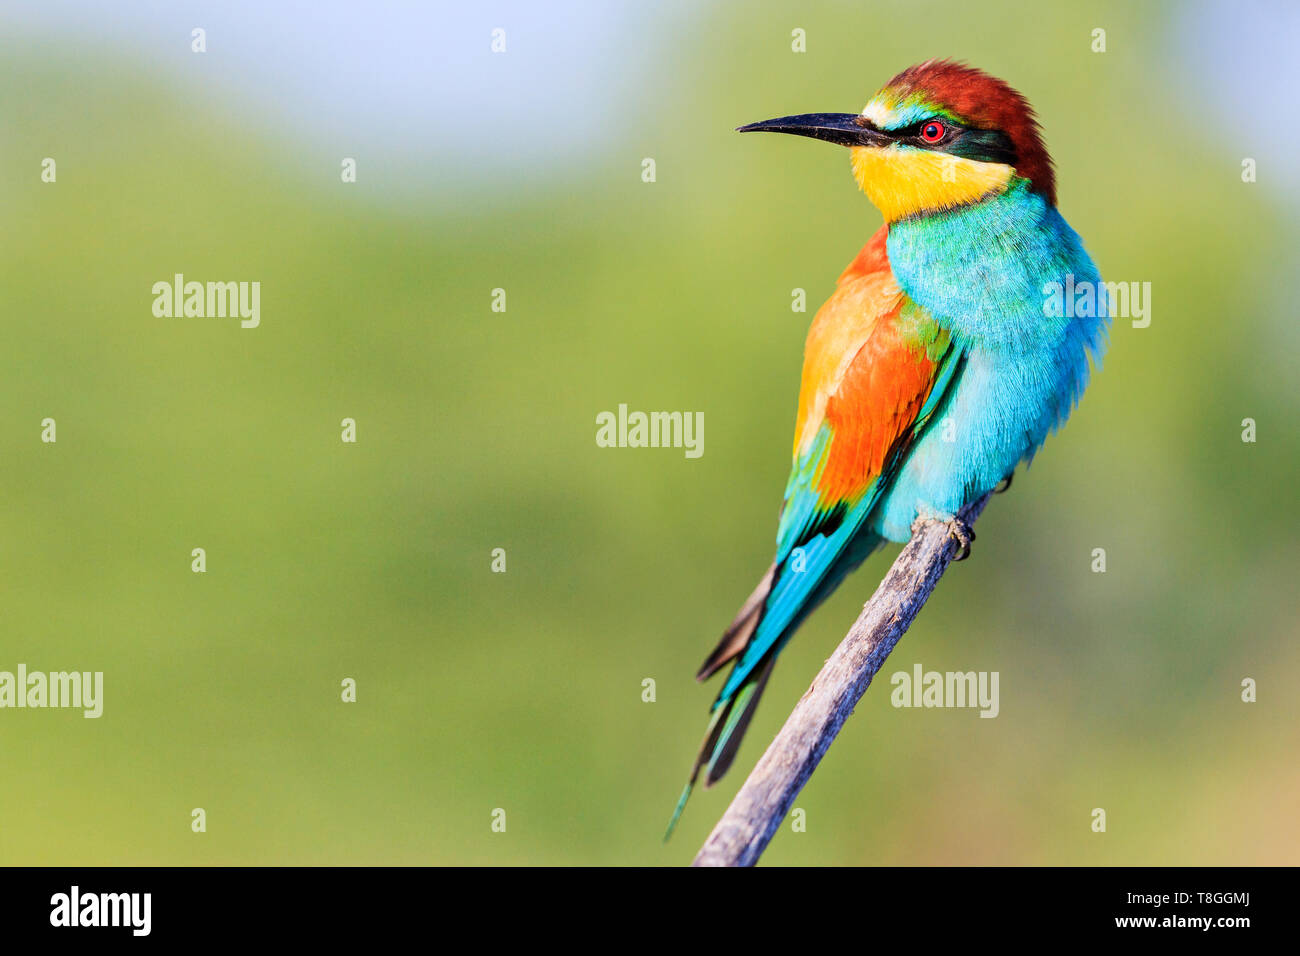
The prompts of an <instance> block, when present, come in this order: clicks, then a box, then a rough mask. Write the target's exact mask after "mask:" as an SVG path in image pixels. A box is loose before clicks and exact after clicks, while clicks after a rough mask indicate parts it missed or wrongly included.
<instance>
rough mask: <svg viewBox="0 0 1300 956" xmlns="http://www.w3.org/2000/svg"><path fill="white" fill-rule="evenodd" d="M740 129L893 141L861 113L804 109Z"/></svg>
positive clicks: (851, 141) (857, 142) (844, 140)
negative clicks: (807, 111)
mask: <svg viewBox="0 0 1300 956" xmlns="http://www.w3.org/2000/svg"><path fill="white" fill-rule="evenodd" d="M736 131H737V132H739V133H757V132H768V133H793V134H794V135H795V136H811V137H812V138H813V139H823V140H825V141H826V142H828V143H838V144H839V145H840V146H888V145H889V144H890V143H892V142H893V139H891V138H890V136H889V134H887V133H882V132H880V130H877V129H872V128H871V127H870V126H869V125H867V121H866V120H864V119H863V118H862V117H861V116H859V115H858V114H857V113H801V114H800V115H798V116H782V117H779V118H778V119H770V120H764V121H763V122H761V123H750V124H749V125H748V126H738V127H736Z"/></svg>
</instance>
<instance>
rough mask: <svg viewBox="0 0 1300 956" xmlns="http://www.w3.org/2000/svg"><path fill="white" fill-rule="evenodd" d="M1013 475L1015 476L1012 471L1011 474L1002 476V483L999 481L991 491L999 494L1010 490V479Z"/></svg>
mask: <svg viewBox="0 0 1300 956" xmlns="http://www.w3.org/2000/svg"><path fill="white" fill-rule="evenodd" d="M1015 476H1016V473H1015V472H1014V471H1013V472H1012V473H1011V474H1009V475H1007V476H1006V477H1005V478H1003V479H1002V483H1001V484H1000V485H998V486H997V487H996V488H994V489H993V493H994V494H995V495H1000V494H1002V493H1003V492H1004V491H1010V490H1011V479H1012V478H1014V477H1015Z"/></svg>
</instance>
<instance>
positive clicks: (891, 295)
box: [664, 59, 1109, 840]
mask: <svg viewBox="0 0 1300 956" xmlns="http://www.w3.org/2000/svg"><path fill="white" fill-rule="evenodd" d="M738 131H739V132H774V133H785V134H790V135H794V136H804V137H811V138H813V139H818V140H822V141H823V142H827V143H832V144H835V145H838V146H844V147H847V148H848V150H849V158H850V167H851V170H852V173H853V178H854V180H855V181H856V183H857V185H858V187H859V188H860V189H861V191H862V192H863V193H865V194H866V196H867V198H868V199H869V200H870V201H871V202H872V203H873V204H874V205H875V206H876V208H877V209H879V211H880V213H881V215H882V217H883V219H884V225H883V226H881V228H880V229H879V230H878V231H877V232H876V233H875V234H874V235H872V236H871V238H870V239H869V240H868V241H867V242H866V244H865V245H864V246H863V247H862V249H861V251H860V252H859V253H858V254H857V256H856V257H855V258H854V259H853V260H852V262H850V263H849V265H848V267H847V268H846V269H845V270H844V271H843V273H842V274H841V275H840V277H839V280H838V282H837V284H836V287H835V290H834V292H833V293H832V294H831V296H830V298H829V300H827V302H826V303H825V304H824V305H823V306H822V307H821V309H819V310H818V312H817V314H816V316H815V317H814V319H813V322H812V325H811V327H810V329H809V331H808V337H807V341H806V343H805V348H804V361H803V373H802V379H801V385H800V392H799V402H798V410H797V413H796V416H795V434H794V451H793V466H792V468H791V471H790V477H789V480H788V481H787V483H786V487H785V494H784V496H783V505H782V509H781V514H780V518H779V521H778V526H777V534H776V554H775V557H774V558H773V560H772V563H771V565H770V566H769V567H768V569H767V571H766V573H764V574H763V576H762V578H761V579H760V580H759V583H758V586H757V587H756V588H755V589H754V592H753V593H752V594H751V595H750V596H749V599H748V600H746V601H745V602H744V604H743V605H742V606H741V608H740V611H739V613H737V614H736V616H735V619H734V620H733V621H732V623H731V625H730V626H729V627H728V628H727V629H726V630H725V632H724V633H723V635H722V639H721V640H720V641H719V642H718V645H717V647H716V648H715V649H714V650H713V652H712V653H711V654H709V656H708V657H707V658H706V659H705V661H704V664H703V665H702V666H701V667H700V669H699V672H698V673H697V675H696V678H697V680H700V681H704V680H707V679H708V678H710V677H712V676H713V675H714V674H715V673H717V672H718V671H719V670H721V669H722V668H723V667H724V666H725V665H727V664H728V663H730V664H731V670H730V672H729V674H728V675H727V678H726V680H725V682H724V683H723V684H722V687H721V689H720V690H719V692H718V695H717V697H716V699H715V700H714V702H713V705H712V708H711V712H710V719H709V724H708V729H707V731H706V733H705V737H704V742H703V744H702V746H701V747H700V750H699V753H698V755H697V756H696V758H695V763H694V765H693V767H692V768H691V773H690V779H689V780H688V782H687V784H686V786H685V788H684V789H683V791H682V793H681V797H680V798H679V800H678V802H677V805H676V807H675V808H674V810H673V815H672V819H671V821H670V823H669V826H668V832H667V833H666V834H665V837H664V839H665V840H667V839H668V837H669V836H671V834H672V831H673V828H674V827H675V826H676V824H677V822H678V820H679V818H680V817H681V814H682V811H683V809H684V808H685V806H686V802H687V800H688V799H689V797H690V795H691V791H692V789H693V787H694V786H695V785H696V783H697V781H698V779H699V777H700V775H701V774H703V776H704V784H703V785H704V787H705V788H707V787H709V786H711V785H713V784H714V783H716V782H717V781H718V780H719V779H720V778H721V777H722V776H723V774H725V773H726V772H727V770H728V769H729V768H730V766H731V764H732V762H733V761H734V759H735V757H736V752H737V749H738V747H739V745H740V741H741V738H742V737H743V736H744V733H745V730H746V728H747V727H748V725H749V723H750V720H751V719H752V718H753V715H754V710H755V707H756V706H757V704H758V701H759V698H760V697H761V696H762V693H763V689H764V687H765V686H766V684H767V680H768V677H769V676H770V675H771V673H772V666H773V664H774V663H775V661H776V658H777V656H778V655H779V654H780V653H781V650H782V649H783V648H784V647H785V646H786V644H787V642H788V641H789V640H790V638H791V637H792V636H793V635H794V633H795V631H796V630H797V629H798V628H799V626H800V625H801V624H802V623H803V621H804V620H805V619H806V618H807V616H808V615H809V614H810V613H811V612H812V611H813V610H814V609H815V608H816V607H817V606H818V605H819V604H820V603H821V602H822V601H824V600H825V599H826V598H827V597H828V596H829V595H830V594H831V593H832V592H833V591H834V590H835V589H836V587H837V586H838V585H839V584H840V583H841V582H842V581H843V580H844V578H845V577H846V576H847V575H848V574H849V573H850V572H852V571H853V570H854V569H855V568H857V567H858V566H859V565H860V564H861V563H862V562H863V561H864V560H865V559H866V558H867V557H868V556H869V555H871V554H872V553H873V552H874V551H876V550H877V549H879V548H881V547H883V546H884V545H885V543H886V542H905V541H907V540H908V539H909V537H910V535H911V529H912V526H913V524H914V523H915V522H916V521H918V520H921V519H928V520H938V521H941V522H945V523H946V524H947V527H948V531H949V533H950V534H951V535H952V537H953V538H955V539H956V541H957V543H958V554H957V559H958V560H961V559H964V558H965V557H967V556H968V555H969V554H970V548H971V542H972V541H973V539H974V534H973V532H972V531H971V529H970V528H969V527H967V526H966V525H965V524H964V523H963V522H962V521H961V520H960V519H959V518H958V515H959V513H960V512H961V510H962V508H964V507H965V506H966V505H968V504H971V503H972V502H975V501H978V500H980V499H981V498H982V497H983V496H985V495H987V494H989V493H991V492H992V491H994V490H1002V489H1003V488H1004V487H1005V486H1007V485H1009V483H1010V481H1011V478H1012V475H1013V474H1014V472H1015V469H1016V468H1017V467H1018V466H1019V465H1020V464H1022V463H1024V464H1026V465H1027V464H1028V463H1029V462H1030V460H1031V459H1032V458H1033V456H1034V454H1035V453H1036V452H1037V451H1038V449H1039V447H1040V446H1041V445H1042V444H1043V442H1044V441H1045V440H1046V438H1047V436H1048V434H1049V433H1051V432H1054V431H1056V430H1057V429H1059V428H1060V427H1061V426H1062V425H1063V424H1064V423H1065V420H1066V419H1067V418H1068V416H1069V415H1070V413H1071V411H1072V410H1073V409H1074V407H1075V406H1076V404H1077V403H1078V401H1079V399H1080V397H1081V395H1082V393H1083V391H1084V389H1085V387H1086V386H1087V384H1088V380H1089V375H1090V366H1093V367H1099V366H1100V362H1101V358H1102V355H1103V353H1104V352H1105V349H1106V339H1107V331H1108V326H1109V312H1108V308H1107V305H1106V302H1107V300H1106V297H1105V287H1104V286H1103V285H1102V283H1101V279H1100V276H1099V274H1098V271H1097V267H1096V266H1095V265H1094V264H1093V261H1092V259H1091V258H1090V257H1089V255H1088V253H1087V252H1086V251H1085V249H1084V246H1083V242H1082V240H1080V238H1079V236H1078V234H1077V233H1075V231H1074V230H1073V229H1072V228H1071V227H1070V226H1069V224H1068V223H1067V222H1066V221H1065V219H1064V218H1063V217H1062V216H1061V213H1060V212H1059V211H1058V210H1057V205H1056V177H1055V170H1054V164H1053V161H1052V158H1051V156H1050V155H1049V153H1048V151H1047V148H1046V146H1045V145H1044V142H1043V135H1042V130H1041V127H1040V125H1039V123H1038V120H1037V118H1036V116H1035V113H1034V111H1033V109H1032V107H1031V106H1030V105H1029V102H1028V101H1027V100H1026V99H1025V97H1024V96H1022V95H1021V94H1020V93H1019V92H1017V91H1016V90H1015V89H1013V88H1012V87H1011V86H1009V85H1008V84H1007V83H1006V82H1004V81H1003V80H1000V79H998V78H996V77H994V76H991V75H990V74H988V73H985V72H984V71H982V70H979V69H977V68H975V67H972V66H969V65H967V64H965V63H962V62H959V61H956V60H951V59H933V60H927V61H926V62H924V63H920V64H918V65H915V66H911V67H909V68H907V69H905V70H903V71H902V72H901V73H899V74H898V75H896V76H895V77H894V78H893V79H891V80H890V81H889V82H888V83H886V84H885V85H884V86H883V87H882V88H881V89H880V90H879V91H878V92H877V93H876V94H875V95H874V96H873V97H872V98H871V100H870V101H869V102H868V103H867V105H866V107H865V108H864V109H863V110H862V112H861V113H806V114H800V115H795V116H783V117H779V118H777V119H771V120H766V121H764V122H760V123H751V124H749V125H747V126H741V127H739V128H738ZM1062 290H1066V292H1067V293H1069V294H1078V295H1079V302H1080V303H1081V304H1082V305H1083V306H1085V307H1083V308H1072V307H1071V306H1073V305H1074V303H1073V301H1071V302H1069V303H1066V307H1064V308H1062V307H1061V306H1062V302H1063V298H1062ZM1080 290H1087V294H1086V295H1084V294H1082V293H1081V292H1080Z"/></svg>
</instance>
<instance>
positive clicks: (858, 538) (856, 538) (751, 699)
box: [664, 533, 883, 841]
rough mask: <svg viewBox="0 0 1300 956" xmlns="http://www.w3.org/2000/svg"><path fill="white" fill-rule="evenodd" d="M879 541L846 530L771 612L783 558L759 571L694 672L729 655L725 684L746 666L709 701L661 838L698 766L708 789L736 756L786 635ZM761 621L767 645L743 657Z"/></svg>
mask: <svg viewBox="0 0 1300 956" xmlns="http://www.w3.org/2000/svg"><path fill="white" fill-rule="evenodd" d="M882 543H883V539H881V538H880V536H879V535H876V534H873V533H861V534H856V535H851V536H850V537H849V540H847V541H846V542H845V544H844V545H843V546H842V550H840V551H839V552H838V554H837V555H836V556H835V558H834V559H833V560H832V561H831V562H830V564H829V566H827V567H825V568H824V569H823V572H822V573H821V574H815V573H812V572H811V570H808V571H804V572H794V573H797V574H799V576H800V578H802V581H803V582H806V585H805V587H806V590H803V591H802V593H801V594H800V595H798V599H797V600H793V601H790V602H786V601H780V600H777V602H776V603H777V604H779V605H780V607H779V608H777V609H776V610H774V611H772V614H770V615H769V611H770V610H772V609H770V608H769V607H768V598H769V597H771V596H772V593H773V589H774V588H776V589H777V598H780V597H781V593H782V592H781V588H780V587H779V584H780V582H781V580H782V579H783V575H784V574H785V572H786V569H785V567H784V564H782V563H775V564H773V565H772V566H771V567H770V568H768V571H767V574H765V575H763V579H762V580H761V581H759V582H758V587H756V588H754V593H753V594H751V595H750V596H749V600H747V601H746V602H745V603H744V605H743V606H742V607H741V609H740V612H739V613H738V614H737V615H736V619H735V620H734V621H732V622H731V626H730V627H728V628H727V630H726V632H725V633H724V634H723V635H722V640H721V641H719V642H718V646H717V647H716V648H714V650H713V653H712V654H710V655H709V656H708V658H707V659H706V660H705V661H704V664H703V665H702V666H701V667H700V670H699V673H698V674H696V675H695V679H696V680H701V681H702V680H707V679H708V678H709V677H711V676H712V675H713V674H715V673H716V672H717V671H718V670H719V669H721V668H722V666H723V665H725V664H726V663H727V662H728V661H730V660H733V659H737V662H736V668H735V669H733V670H732V673H731V677H730V678H729V680H728V684H730V681H732V680H737V679H738V674H739V673H745V670H746V669H747V670H748V673H745V676H744V678H743V679H741V680H740V683H739V684H737V685H736V686H735V687H734V689H732V690H731V691H730V693H728V690H727V688H726V687H724V688H723V691H722V693H721V694H719V696H718V699H717V700H715V701H714V702H713V714H712V716H711V717H710V718H709V729H708V730H707V731H705V734H704V744H703V745H702V746H701V747H700V752H699V754H698V755H697V756H696V758H695V766H693V767H692V768H691V777H690V779H689V780H688V781H686V786H685V787H683V788H682V795H681V796H680V797H679V798H678V800H677V806H676V807H674V808H673V816H672V819H671V820H670V821H669V823H668V832H667V833H665V834H664V840H665V841H667V839H668V838H669V837H670V836H672V834H673V828H674V827H676V826H677V821H678V820H679V819H680V818H681V815H682V811H683V810H685V809H686V801H687V800H689V799H690V796H691V791H692V790H693V789H694V788H695V783H696V781H697V780H698V779H699V776H700V771H701V770H704V788H705V789H706V790H707V789H708V788H709V787H711V786H713V784H715V783H717V782H718V781H719V780H720V779H722V775H723V774H725V773H726V772H727V770H728V768H730V767H731V762H732V761H733V760H735V759H736V751H737V750H738V749H739V748H740V741H741V739H742V738H743V737H744V736H745V731H746V729H748V727H749V722H750V720H751V719H752V718H753V716H754V709H755V708H756V707H757V706H758V700H759V698H760V697H761V696H762V695H763V688H764V687H766V686H767V679H768V676H769V675H771V673H772V665H773V664H775V663H776V657H777V655H778V654H780V653H781V651H782V649H783V648H784V647H785V644H786V642H787V641H788V640H789V639H790V637H791V635H793V634H794V632H795V631H796V630H797V629H798V628H799V625H800V624H802V623H803V621H804V619H805V618H806V617H807V616H808V615H809V614H811V613H812V612H813V610H814V609H815V608H816V607H817V606H818V605H820V604H821V603H822V602H823V601H824V600H826V598H827V597H829V596H830V594H831V592H832V591H834V590H835V588H836V587H838V586H839V583H840V582H841V581H842V580H844V577H845V576H846V575H847V574H849V573H850V572H851V571H852V570H853V569H854V568H856V567H857V566H858V565H860V564H861V563H862V562H863V561H864V560H866V558H867V556H868V555H870V554H871V553H872V552H873V551H875V550H876V549H877V548H879V547H880V545H881V544H882ZM774 600H775V599H774ZM760 626H761V627H762V628H763V630H764V632H770V633H769V637H770V640H769V639H768V638H766V637H764V636H763V635H759V637H760V638H762V640H760V641H759V644H758V645H757V646H758V647H759V648H762V647H763V646H764V645H766V648H767V649H766V650H761V651H753V652H751V653H752V654H754V655H761V656H756V659H747V658H750V657H751V654H747V653H746V651H747V650H750V644H751V642H752V641H753V640H754V638H755V635H756V634H758V632H759V628H760Z"/></svg>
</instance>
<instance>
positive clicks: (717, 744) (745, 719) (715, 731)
mask: <svg viewBox="0 0 1300 956" xmlns="http://www.w3.org/2000/svg"><path fill="white" fill-rule="evenodd" d="M775 663H776V655H775V654H772V655H770V656H769V657H768V659H767V660H766V661H765V662H764V663H763V664H761V665H759V666H758V667H756V668H755V669H754V671H753V672H752V673H751V674H750V675H749V676H748V677H746V678H745V680H744V683H742V684H741V685H740V687H739V688H738V689H737V691H736V693H735V694H733V695H732V696H731V697H730V698H728V699H727V700H725V701H718V703H717V704H715V705H714V710H713V716H712V717H711V718H709V729H708V730H707V731H706V732H705V734H704V743H703V744H702V745H701V746H700V752H699V754H697V755H696V757H695V766H693V767H692V768H691V778H690V780H688V781H686V786H685V787H683V788H682V795H681V797H679V798H678V800H677V806H676V807H674V808H673V817H672V819H671V820H669V821H668V832H666V833H665V834H664V841H665V842H667V840H668V838H669V837H671V836H672V835H673V829H674V828H675V827H676V826H677V821H678V820H679V819H680V818H681V815H682V811H683V810H685V809H686V801H687V800H689V799H690V796H691V790H693V789H694V787H695V782H696V780H698V779H699V776H700V771H701V770H703V771H704V789H706V790H707V789H708V788H709V787H711V786H713V785H714V784H715V783H717V782H718V780H720V779H721V778H722V775H723V774H724V773H726V772H727V768H729V767H730V766H731V762H732V761H733V760H734V759H736V751H737V750H738V749H739V747H740V741H741V738H743V737H744V736H745V729H746V728H747V727H749V721H750V720H751V719H752V718H753V716H754V708H756V707H757V706H758V699H759V698H760V697H762V696H763V688H764V687H766V686H767V678H768V676H769V675H770V674H771V673H772V665H773V664H775Z"/></svg>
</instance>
